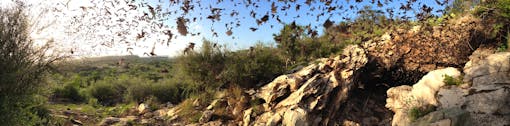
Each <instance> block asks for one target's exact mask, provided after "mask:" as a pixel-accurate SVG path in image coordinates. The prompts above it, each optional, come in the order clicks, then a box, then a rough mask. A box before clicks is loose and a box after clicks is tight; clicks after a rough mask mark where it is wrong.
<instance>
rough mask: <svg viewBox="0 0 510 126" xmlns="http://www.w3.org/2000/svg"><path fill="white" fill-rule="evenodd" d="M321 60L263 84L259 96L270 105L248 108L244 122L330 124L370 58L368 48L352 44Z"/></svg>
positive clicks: (258, 123)
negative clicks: (255, 110)
mask: <svg viewBox="0 0 510 126" xmlns="http://www.w3.org/2000/svg"><path fill="white" fill-rule="evenodd" d="M321 61H322V62H320V63H319V64H312V65H309V66H307V67H304V68H302V69H301V70H299V71H297V72H295V73H293V74H287V75H282V76H280V77H277V78H276V79H275V80H274V81H273V82H271V83H269V84H267V85H265V86H263V87H261V88H260V89H259V90H258V91H257V94H256V96H257V97H258V98H261V99H263V100H264V101H265V103H264V106H265V107H266V109H265V110H264V112H262V113H261V114H258V115H254V116H251V115H253V114H252V112H251V111H252V109H248V110H246V111H245V113H246V114H245V117H244V119H243V120H244V125H327V124H328V121H330V120H334V119H335V118H334V117H335V114H336V113H337V111H338V110H339V106H340V105H341V104H343V103H344V102H345V101H346V100H347V97H348V95H349V91H350V90H351V89H352V88H353V87H354V86H355V85H356V84H355V83H356V81H355V80H354V78H357V76H359V75H358V74H359V73H358V70H359V69H360V68H361V67H364V66H365V64H366V63H367V62H368V58H367V56H366V51H365V50H364V49H362V48H360V47H358V46H348V47H346V48H345V49H344V53H343V54H342V55H340V56H337V57H335V58H329V59H322V60H321ZM248 113H249V114H248ZM332 122H333V121H332Z"/></svg>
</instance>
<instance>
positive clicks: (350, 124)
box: [342, 120, 361, 126]
mask: <svg viewBox="0 0 510 126" xmlns="http://www.w3.org/2000/svg"><path fill="white" fill-rule="evenodd" d="M342 126H361V125H360V124H359V123H356V122H354V121H351V120H344V121H343V123H342Z"/></svg>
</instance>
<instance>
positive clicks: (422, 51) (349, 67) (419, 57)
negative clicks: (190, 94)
mask: <svg viewBox="0 0 510 126" xmlns="http://www.w3.org/2000/svg"><path fill="white" fill-rule="evenodd" d="M447 24H448V28H446V27H441V26H434V27H432V26H416V27H414V28H412V29H409V30H404V29H397V30H394V31H391V32H389V33H387V34H385V35H383V36H382V37H378V38H373V39H372V40H370V41H367V42H364V43H363V44H362V45H361V46H348V47H346V48H345V49H344V51H343V53H342V55H340V56H337V57H334V58H324V59H319V60H318V62H319V63H315V64H311V65H308V66H304V67H300V69H295V70H293V72H292V73H289V74H285V75H281V76H279V77H277V78H276V79H274V80H273V81H272V82H270V83H268V84H266V85H264V86H262V87H261V88H258V89H254V91H250V93H247V94H249V96H247V97H251V99H249V100H248V99H246V97H242V98H241V99H233V98H230V99H229V98H227V99H226V101H227V105H219V106H223V108H226V109H227V110H229V111H231V113H232V114H231V115H233V116H234V117H236V119H233V120H235V121H237V122H238V123H237V124H238V125H388V124H389V123H390V122H392V123H393V124H394V125H396V124H404V125H409V124H410V123H411V122H410V120H408V119H407V112H406V111H405V110H408V109H410V108H411V107H414V106H418V107H421V106H436V107H438V108H440V109H449V108H452V107H459V105H460V106H462V105H464V102H465V101H464V100H462V99H459V100H456V101H455V100H445V99H441V98H440V99H438V97H437V96H436V95H437V94H438V93H437V92H438V91H442V90H443V89H444V88H441V87H443V86H444V83H443V80H444V76H443V75H445V74H446V75H449V76H453V77H458V76H461V72H460V71H458V70H457V69H455V68H447V67H457V68H461V67H462V66H464V64H465V63H466V62H468V60H470V59H471V57H469V56H470V55H471V53H472V52H473V51H474V49H477V48H478V47H479V45H480V44H482V43H481V41H478V39H483V37H479V35H480V34H481V33H482V32H478V31H480V30H481V29H483V28H482V27H483V25H480V21H479V20H478V19H476V18H473V17H470V16H467V17H462V18H460V19H455V20H451V21H448V23H447ZM480 52H483V53H487V52H490V51H478V52H477V53H480ZM487 54H488V53H487ZM484 56H485V55H484ZM481 57H483V56H481ZM480 59H483V58H480ZM471 60H472V59H471ZM476 63H478V62H476ZM476 63H475V62H474V61H473V63H471V64H476ZM437 69H439V70H437ZM471 69H475V68H471ZM465 71H466V70H464V72H465ZM426 73H428V74H427V75H425V74H426ZM424 75H425V76H424ZM473 75H476V74H473ZM491 75H492V74H491ZM469 76H472V75H469ZM501 76H502V75H501ZM420 79H421V80H420ZM471 80H472V81H473V82H475V81H486V80H480V78H476V79H471ZM416 82H417V83H416ZM413 83H416V84H415V85H413V86H406V85H409V84H413ZM498 83H504V81H501V82H499V81H498ZM375 85H383V86H384V85H385V86H384V88H383V89H378V88H380V87H381V86H375ZM399 85H404V86H399ZM482 85H483V84H482ZM393 86H399V87H393ZM389 87H393V88H391V89H390V90H388V91H387V93H388V97H389V98H388V101H387V102H388V103H387V105H386V107H388V108H390V109H391V110H392V111H394V112H395V116H394V118H393V120H391V112H389V111H388V110H387V109H384V95H382V94H384V93H386V92H384V91H386V89H388V88H389ZM484 87H485V88H483V89H481V88H479V89H480V90H481V91H482V92H483V91H487V89H488V87H487V86H484ZM467 88H470V87H469V85H464V88H462V89H459V91H462V93H458V92H457V91H449V92H448V91H444V92H445V93H440V95H443V96H444V97H443V98H447V99H451V98H455V97H460V96H462V97H465V96H466V92H467V93H469V90H467ZM452 89H453V88H452ZM498 89H499V88H498ZM381 90H383V91H381ZM474 90H477V89H474ZM505 91H506V90H503V91H500V94H501V95H503V94H504V93H505ZM373 92H377V93H373ZM352 94H356V95H352ZM381 97H382V98H381ZM480 97H482V96H480ZM218 101H219V100H218ZM218 101H216V100H215V102H214V103H213V104H211V105H210V107H207V109H210V110H214V109H216V108H218V107H215V106H218V105H216V104H218V103H217V102H218ZM251 101H260V102H261V104H260V105H256V106H250V107H251V108H247V107H238V106H239V104H248V102H251ZM446 102H448V103H446ZM498 103H499V102H498ZM381 104H382V105H381ZM442 105H444V106H442ZM379 106H381V107H379ZM464 107H468V106H464ZM219 108H222V107H219ZM238 108H239V109H238ZM468 108H469V107H468ZM492 110H494V111H497V112H500V111H501V112H506V111H507V110H506V109H487V111H492ZM463 111H467V112H470V115H473V114H472V112H471V111H469V110H465V109H463ZM387 113H389V114H387ZM475 116H476V115H475ZM238 117H239V118H238ZM430 123H431V124H433V125H451V124H457V122H456V120H452V118H449V117H448V118H441V120H437V121H436V122H430Z"/></svg>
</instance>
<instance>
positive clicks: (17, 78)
mask: <svg viewBox="0 0 510 126" xmlns="http://www.w3.org/2000/svg"><path fill="white" fill-rule="evenodd" d="M16 4H17V5H15V6H14V7H12V8H9V9H6V8H0V57H1V58H0V113H1V114H0V122H2V125H36V124H41V123H44V122H47V120H46V119H44V118H46V117H44V113H45V111H44V108H41V105H42V104H44V102H45V101H46V99H45V98H43V97H41V96H40V95H38V94H40V93H42V91H43V90H42V88H43V87H45V83H44V81H43V77H44V75H45V73H46V72H47V71H48V68H49V67H50V65H51V63H52V62H54V61H55V60H56V57H50V56H48V54H50V53H48V52H47V51H48V49H49V43H51V42H48V44H46V45H42V46H36V45H35V44H34V41H32V40H31V39H30V31H29V30H30V29H31V27H30V23H29V19H28V18H27V16H26V15H25V11H23V10H24V9H25V8H24V6H23V5H22V4H19V3H16Z"/></svg>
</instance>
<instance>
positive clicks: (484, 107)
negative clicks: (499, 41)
mask: <svg viewBox="0 0 510 126" xmlns="http://www.w3.org/2000/svg"><path fill="white" fill-rule="evenodd" d="M476 55H481V56H478V57H481V58H472V60H471V61H469V62H468V63H467V64H466V66H465V67H464V73H465V74H466V75H465V76H464V80H465V81H467V82H468V83H471V85H472V87H470V88H469V92H467V93H466V94H465V95H464V96H463V97H460V98H458V99H461V101H463V103H462V105H461V106H460V107H462V108H463V109H465V110H466V111H468V112H470V113H471V116H472V118H473V125H492V126H500V125H501V126H503V125H510V52H501V53H496V54H491V55H488V56H483V54H474V56H476ZM483 57H485V58H483Z"/></svg>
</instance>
